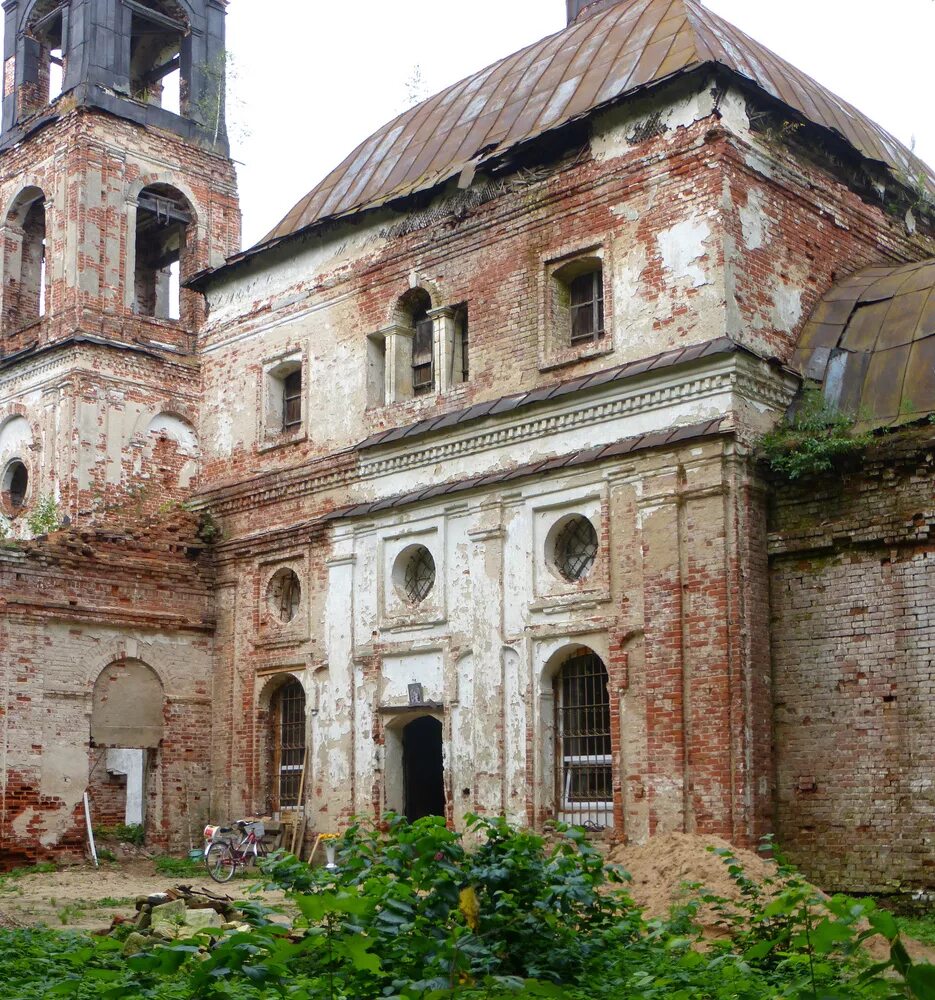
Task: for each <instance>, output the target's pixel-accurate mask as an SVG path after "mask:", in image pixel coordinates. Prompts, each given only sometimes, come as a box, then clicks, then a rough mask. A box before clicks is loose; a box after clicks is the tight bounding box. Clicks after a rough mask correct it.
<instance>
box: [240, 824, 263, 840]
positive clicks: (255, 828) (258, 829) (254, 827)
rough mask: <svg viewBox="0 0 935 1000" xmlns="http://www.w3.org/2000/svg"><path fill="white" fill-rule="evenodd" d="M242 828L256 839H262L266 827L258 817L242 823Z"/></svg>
mask: <svg viewBox="0 0 935 1000" xmlns="http://www.w3.org/2000/svg"><path fill="white" fill-rule="evenodd" d="M244 829H245V830H246V831H247V832H248V833H252V834H253V836H254V837H256V839H257V840H262V839H263V838H264V837H265V836H266V827H265V826H264V825H263V824H262V823H261V822H260V820H258V819H256V820H253V821H252V822H248V823H244Z"/></svg>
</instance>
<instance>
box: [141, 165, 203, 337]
mask: <svg viewBox="0 0 935 1000" xmlns="http://www.w3.org/2000/svg"><path fill="white" fill-rule="evenodd" d="M191 222H192V215H191V211H190V209H189V207H188V202H187V201H186V200H185V198H184V197H183V196H182V195H181V194H180V193H179V192H178V191H176V190H175V189H173V188H170V187H168V186H167V185H163V184H157V185H153V186H152V187H148V188H145V189H144V190H143V191H142V192H141V193H140V197H139V201H138V203H137V214H136V283H135V293H136V294H135V311H136V312H137V313H138V314H139V315H141V316H153V317H155V318H157V319H171V320H177V319H179V318H180V317H181V281H182V258H183V256H184V255H185V252H186V249H187V245H186V244H187V235H188V227H189V226H190V225H191Z"/></svg>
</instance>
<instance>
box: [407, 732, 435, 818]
mask: <svg viewBox="0 0 935 1000" xmlns="http://www.w3.org/2000/svg"><path fill="white" fill-rule="evenodd" d="M403 781H404V799H405V812H406V819H408V820H409V822H410V823H414V822H415V821H416V820H417V819H422V817H423V816H444V815H445V763H444V752H443V748H442V724H441V722H440V721H439V720H438V719H433V718H432V717H431V716H428V715H426V716H423V717H422V718H421V719H414V720H413V721H412V722H410V723H409V725H408V726H406V728H405V729H404V730H403Z"/></svg>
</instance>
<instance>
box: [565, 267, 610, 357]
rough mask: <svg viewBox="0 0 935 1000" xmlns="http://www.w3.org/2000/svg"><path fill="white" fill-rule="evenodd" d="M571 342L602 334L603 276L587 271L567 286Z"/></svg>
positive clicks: (599, 272)
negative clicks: (569, 300) (569, 301)
mask: <svg viewBox="0 0 935 1000" xmlns="http://www.w3.org/2000/svg"><path fill="white" fill-rule="evenodd" d="M569 292H570V297H571V303H570V307H569V308H570V312H571V342H572V343H573V344H575V343H578V342H579V341H581V340H596V339H597V338H598V337H602V336H603V335H604V276H603V272H602V271H600V270H595V271H589V272H588V273H587V274H581V275H579V276H578V277H577V278H575V279H573V280H572V282H571V286H570V288H569Z"/></svg>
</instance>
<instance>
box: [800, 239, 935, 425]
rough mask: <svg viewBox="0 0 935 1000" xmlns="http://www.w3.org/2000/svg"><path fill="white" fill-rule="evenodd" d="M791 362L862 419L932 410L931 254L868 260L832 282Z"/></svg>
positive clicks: (907, 418)
mask: <svg viewBox="0 0 935 1000" xmlns="http://www.w3.org/2000/svg"><path fill="white" fill-rule="evenodd" d="M792 364H793V366H794V367H795V368H797V369H798V370H799V371H800V372H801V373H802V374H803V375H804V376H805V377H806V378H809V379H814V380H815V381H818V382H821V383H822V384H823V388H822V392H823V394H824V396H825V399H826V400H827V401H828V402H829V403H831V404H832V405H834V406H836V407H838V408H840V409H841V410H844V411H846V412H849V413H852V414H854V415H855V416H856V417H857V419H858V422H859V423H860V424H861V425H862V426H865V427H882V426H886V425H888V424H896V423H908V422H911V421H913V420H919V419H920V418H922V417H925V416H927V415H928V414H931V413H935V258H933V259H931V260H923V261H919V262H917V263H914V264H903V265H901V266H898V267H868V268H866V269H865V270H863V271H858V272H857V273H856V274H852V275H851V276H850V277H848V278H845V279H844V280H843V281H840V282H838V283H837V284H836V285H834V286H833V287H832V288H831V290H830V291H829V292H828V293H827V295H825V297H824V298H823V299H822V300H821V302H819V304H818V305H817V306H816V308H815V311H814V312H813V313H812V315H811V317H810V319H809V321H808V323H807V325H806V326H805V329H804V330H803V331H802V336H801V337H800V339H799V344H798V348H797V350H796V352H795V355H794V356H793V360H792Z"/></svg>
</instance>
